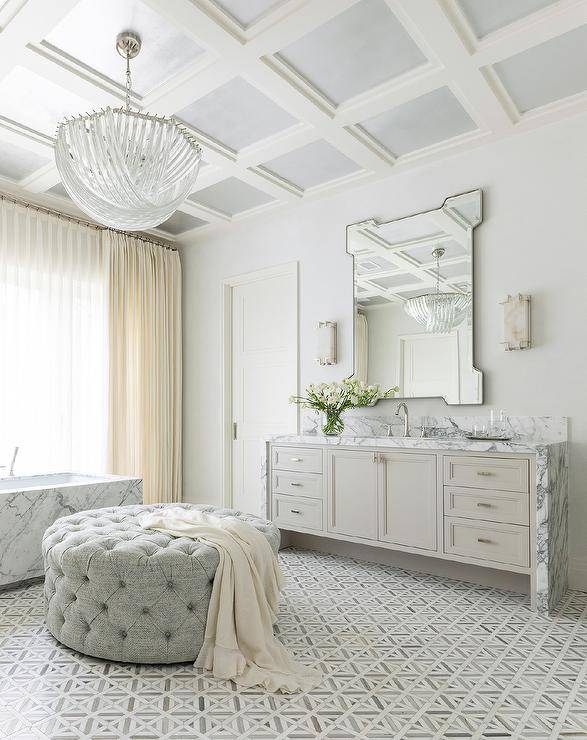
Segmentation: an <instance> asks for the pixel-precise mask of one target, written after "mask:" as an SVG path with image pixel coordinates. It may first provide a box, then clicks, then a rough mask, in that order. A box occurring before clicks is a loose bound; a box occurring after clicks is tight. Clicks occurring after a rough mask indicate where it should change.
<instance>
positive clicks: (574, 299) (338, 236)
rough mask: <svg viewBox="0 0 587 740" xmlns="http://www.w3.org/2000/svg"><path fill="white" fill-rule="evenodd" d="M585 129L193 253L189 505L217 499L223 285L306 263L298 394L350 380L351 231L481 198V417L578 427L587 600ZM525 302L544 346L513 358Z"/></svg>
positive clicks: (577, 512) (298, 214)
mask: <svg viewBox="0 0 587 740" xmlns="http://www.w3.org/2000/svg"><path fill="white" fill-rule="evenodd" d="M586 130H587V116H584V115H583V116H580V117H575V118H573V119H570V120H568V121H565V122H562V123H558V124H554V125H551V126H548V127H545V128H542V129H538V130H534V131H532V132H529V133H526V134H524V135H521V136H517V137H513V138H511V139H509V140H506V141H501V142H498V143H495V144H492V145H487V146H486V147H483V148H479V149H475V150H473V151H471V152H468V153H465V154H461V155H459V156H456V157H453V158H450V159H446V160H445V161H444V162H441V163H435V164H434V165H430V166H428V167H422V168H418V169H414V170H410V171H407V172H404V173H403V174H399V175H395V176H392V177H390V178H388V179H386V180H384V181H381V182H378V183H374V184H370V185H366V186H364V187H362V188H357V189H354V190H352V191H349V192H347V193H343V194H340V195H337V196H333V197H331V198H329V199H326V200H320V201H316V202H314V203H311V202H310V203H307V204H304V205H303V206H300V207H298V208H296V209H294V210H291V211H289V212H287V213H282V214H279V213H276V214H274V215H266V216H262V217H257V218H254V219H250V220H245V221H243V222H242V223H241V224H233V225H232V226H227V227H221V228H220V229H218V230H216V231H211V232H209V233H208V234H203V235H202V236H201V237H199V239H198V240H197V241H196V242H195V243H194V244H192V245H189V246H186V247H185V248H183V249H182V259H183V269H184V340H185V345H184V409H185V414H184V432H185V436H184V497H185V499H186V500H187V501H206V502H209V503H218V502H220V500H221V498H220V497H221V490H220V481H221V398H220V387H221V386H220V375H221V374H220V281H221V280H222V279H223V278H225V277H227V276H229V275H238V274H240V273H244V272H249V271H252V270H256V269H259V268H263V267H267V266H269V265H275V264H280V263H282V262H288V261H290V260H299V264H300V381H301V387H302V388H303V387H304V386H305V384H307V383H308V382H310V381H314V380H331V379H340V378H342V377H344V376H345V375H348V374H350V373H351V372H352V368H351V359H350V358H351V342H352V334H351V329H352V271H351V259H350V257H348V256H347V255H346V253H345V227H346V225H347V224H348V223H352V222H354V221H360V220H362V219H366V218H370V217H375V218H377V219H381V220H389V219H393V218H397V217H401V216H405V215H408V214H411V213H414V212H417V211H422V210H428V209H431V208H436V207H438V206H440V205H441V204H442V202H443V200H444V199H445V197H447V196H450V195H455V194H457V193H461V192H465V191H468V190H472V189H474V188H478V187H481V188H483V193H484V222H483V224H482V225H481V226H480V227H479V228H478V229H477V232H476V238H477V242H476V263H475V268H476V275H475V322H476V327H475V328H476V364H477V366H478V367H480V368H481V369H483V370H484V371H485V379H484V386H485V405H486V406H495V407H499V408H504V409H506V411H507V412H508V413H511V414H520V415H566V416H569V417H570V420H571V421H570V437H571V448H570V453H571V481H570V487H571V488H570V498H571V501H570V536H571V556H572V562H571V579H572V583H573V584H574V585H576V586H578V585H579V584H580V583H582V585H583V586H584V587H586V588H587V534H586V531H587V400H586V399H587V393H586V387H587V239H586V235H587V166H586V165H587V137H586V136H585V131H586ZM516 292H523V293H530V294H531V295H532V299H533V320H534V343H535V345H534V348H533V349H531V350H529V351H524V352H504V350H503V349H502V347H501V344H500V341H501V339H502V336H501V326H502V310H501V306H500V305H499V302H500V301H501V300H502V299H503V298H504V297H505V296H506V295H507V294H508V293H516ZM320 319H332V320H336V321H338V322H339V356H340V362H339V364H338V365H335V366H333V367H324V368H320V367H319V366H317V365H316V364H315V362H314V360H313V357H314V351H315V328H314V327H315V324H316V322H317V321H318V320H320ZM294 390H295V389H293V388H292V391H294ZM386 403H391V402H386ZM410 407H411V408H412V410H413V413H415V414H427V413H430V414H435V413H438V414H440V413H443V412H446V410H447V407H446V406H445V405H444V403H443V402H442V401H432V402H431V401H424V400H420V401H419V400H413V401H411V402H410ZM450 410H451V413H459V412H460V413H463V414H466V413H471V412H472V411H473V410H479V407H470V406H469V407H464V406H461V407H450Z"/></svg>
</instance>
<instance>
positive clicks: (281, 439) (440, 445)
mask: <svg viewBox="0 0 587 740" xmlns="http://www.w3.org/2000/svg"><path fill="white" fill-rule="evenodd" d="M265 441H266V442H270V443H272V444H318V445H327V446H333V447H337V446H338V447H340V446H347V447H391V448H398V449H417V450H440V451H443V450H457V451H466V452H509V453H517V454H523V453H536V452H537V451H538V450H543V449H544V448H545V447H547V446H548V443H546V442H544V441H540V442H538V441H534V440H532V439H524V438H520V439H513V440H511V441H509V442H501V441H497V440H475V439H468V438H467V437H464V436H463V437H457V436H455V437H351V436H342V437H326V436H325V435H320V434H276V435H272V436H268V437H266V438H265Z"/></svg>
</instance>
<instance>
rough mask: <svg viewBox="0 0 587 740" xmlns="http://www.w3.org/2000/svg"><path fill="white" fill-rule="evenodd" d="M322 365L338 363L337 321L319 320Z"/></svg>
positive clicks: (319, 353)
mask: <svg viewBox="0 0 587 740" xmlns="http://www.w3.org/2000/svg"><path fill="white" fill-rule="evenodd" d="M316 359H317V361H318V362H319V363H320V364H321V365H336V321H319V322H318V357H317V358H316Z"/></svg>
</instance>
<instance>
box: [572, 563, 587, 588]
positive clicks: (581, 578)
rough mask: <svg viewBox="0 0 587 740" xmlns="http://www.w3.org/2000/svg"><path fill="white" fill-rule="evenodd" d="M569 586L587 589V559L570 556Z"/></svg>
mask: <svg viewBox="0 0 587 740" xmlns="http://www.w3.org/2000/svg"><path fill="white" fill-rule="evenodd" d="M569 588H572V589H574V590H575V591H587V560H582V559H581V558H569Z"/></svg>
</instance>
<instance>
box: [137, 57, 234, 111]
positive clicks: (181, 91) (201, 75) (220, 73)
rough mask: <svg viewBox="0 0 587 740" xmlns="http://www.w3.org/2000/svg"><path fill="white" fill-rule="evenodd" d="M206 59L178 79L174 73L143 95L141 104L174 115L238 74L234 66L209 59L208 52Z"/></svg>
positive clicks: (149, 108)
mask: <svg viewBox="0 0 587 740" xmlns="http://www.w3.org/2000/svg"><path fill="white" fill-rule="evenodd" d="M206 61H207V64H206V65H205V66H203V67H201V68H196V69H194V70H190V73H189V74H188V75H185V76H184V75H182V78H181V79H179V80H178V79H177V78H175V77H174V78H172V79H171V80H169V81H168V82H166V83H165V84H163V85H160V86H159V87H158V88H157V89H156V90H154V91H153V92H152V93H150V94H149V95H146V96H145V99H144V101H143V106H144V108H145V109H146V110H149V111H157V112H160V113H161V114H164V115H174V114H175V113H178V112H179V111H181V110H183V109H184V108H187V107H188V105H191V104H192V103H195V102H196V101H198V100H199V99H200V98H203V97H204V95H207V94H208V93H210V92H212V91H213V90H216V88H218V87H220V86H221V85H224V84H225V83H227V82H230V80H232V79H234V77H236V76H237V74H238V72H237V70H236V68H235V67H234V66H233V65H231V64H227V63H226V61H225V60H219V59H213V58H212V57H211V56H210V55H208V56H207V59H206Z"/></svg>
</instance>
